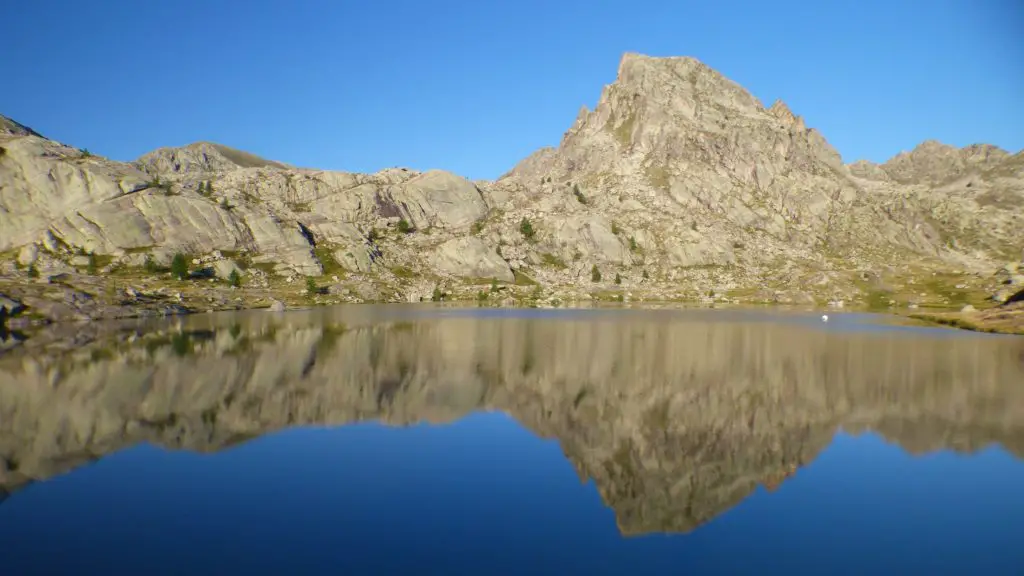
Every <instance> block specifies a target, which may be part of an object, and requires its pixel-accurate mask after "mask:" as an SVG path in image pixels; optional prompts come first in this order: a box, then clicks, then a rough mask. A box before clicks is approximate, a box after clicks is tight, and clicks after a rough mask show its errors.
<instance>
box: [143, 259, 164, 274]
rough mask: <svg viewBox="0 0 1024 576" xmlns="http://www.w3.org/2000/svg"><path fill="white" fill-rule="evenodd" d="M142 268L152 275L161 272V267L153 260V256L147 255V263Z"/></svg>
mask: <svg viewBox="0 0 1024 576" xmlns="http://www.w3.org/2000/svg"><path fill="white" fill-rule="evenodd" d="M142 268H143V270H145V271H146V272H149V273H150V274H155V273H156V272H159V271H160V267H159V266H157V265H156V261H155V260H153V256H152V255H151V254H146V261H145V262H143V263H142Z"/></svg>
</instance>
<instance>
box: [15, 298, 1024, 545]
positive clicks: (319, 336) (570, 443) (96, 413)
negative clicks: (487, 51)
mask: <svg viewBox="0 0 1024 576" xmlns="http://www.w3.org/2000/svg"><path fill="white" fill-rule="evenodd" d="M372 310H373V309H372V308H367V309H360V310H351V309H345V310H341V311H325V312H319V311H318V312H317V313H316V314H312V313H311V314H308V315H304V313H301V312H297V313H294V314H288V315H282V316H276V315H245V316H240V317H239V319H238V320H236V321H234V322H233V323H228V324H219V322H221V320H220V319H219V317H211V318H206V317H196V318H192V319H188V320H187V321H185V322H184V326H183V328H182V329H181V330H178V329H174V330H170V331H166V325H163V326H164V328H165V331H162V332H148V333H142V334H141V335H139V333H138V332H137V326H136V325H133V324H126V325H125V329H124V331H123V332H121V331H117V330H113V329H109V328H107V326H108V325H98V324H97V325H95V326H93V325H88V326H84V327H76V328H75V330H77V331H78V332H76V333H75V337H76V338H78V339H79V341H80V342H83V345H82V346H81V348H79V349H76V350H73V351H69V352H66V353H59V352H50V353H46V352H45V350H46V346H47V345H48V342H49V340H48V336H47V335H46V334H45V333H44V334H39V335H34V336H33V337H32V338H30V339H28V340H27V341H26V342H25V343H24V344H23V345H22V346H20V347H19V348H20V349H22V351H20V352H19V351H17V350H15V351H13V352H10V353H8V354H6V355H4V356H0V400H2V405H3V407H4V418H2V419H0V463H13V464H10V465H7V464H5V465H2V466H0V486H3V487H4V488H5V489H8V490H12V491H13V490H15V489H16V488H17V487H18V486H20V485H22V484H23V483H25V482H27V481H30V480H36V479H44V478H47V477H50V476H52V475H55V474H59V473H62V472H64V471H67V470H69V469H70V468H73V467H74V466H77V465H79V464H82V463H85V462H88V461H89V460H91V459H93V458H95V457H96V456H97V455H105V454H109V453H111V452H113V451H116V450H118V449H121V448H124V447H128V446H131V445H134V444H137V443H140V442H150V443H154V444H158V445H162V446H165V447H168V448H173V449H188V450H197V451H203V452H212V451H217V450H223V449H226V448H229V447H230V446H232V445H234V444H237V443H239V442H243V441H246V440H248V439H250V438H255V437H258V436H260V435H263V434H267V433H269V432H272V431H275V430H279V429H282V428H284V427H288V426H299V425H339V424H346V423H353V422H360V421H367V420H378V421H382V422H385V423H389V424H393V425H406V424H410V423H416V422H450V421H453V420H456V419H458V418H461V417H462V416H465V415H466V414H468V413H470V412H472V411H474V410H481V409H482V410H494V411H501V412H504V413H507V414H510V415H511V416H513V417H514V418H515V419H516V420H517V421H518V422H520V423H521V424H522V425H524V426H525V427H527V428H528V429H530V430H531V431H533V432H534V433H536V434H537V435H539V436H542V437H546V438H553V439H557V440H558V442H559V443H560V445H561V447H562V450H563V451H564V453H565V455H566V458H567V459H569V460H570V461H571V462H572V464H573V467H574V468H575V469H576V473H577V474H578V475H579V477H580V479H581V480H586V479H588V478H589V479H593V481H594V484H595V485H596V487H597V490H598V491H599V493H600V494H601V497H602V498H603V499H604V501H605V502H606V503H607V504H608V505H609V506H611V507H612V508H613V509H614V510H615V513H616V517H617V522H618V523H619V525H620V527H621V529H622V531H623V532H624V533H627V534H642V533H648V532H655V531H658V532H661V531H689V530H692V529H693V528H694V527H696V526H699V525H700V524H702V523H704V522H707V521H709V520H710V519H712V518H714V517H715V516H717V515H718V514H721V513H722V512H724V511H725V510H728V509H729V508H730V507H732V506H735V505H736V504H737V503H739V502H741V501H742V500H743V499H744V498H746V497H747V496H748V495H750V494H751V493H752V492H753V491H754V490H756V489H757V487H758V486H766V487H768V488H771V487H772V486H777V485H778V484H779V483H780V482H782V481H783V480H784V479H785V478H786V477H787V475H790V474H792V473H793V471H795V470H797V469H798V468H800V467H802V466H804V465H806V464H808V463H809V462H811V461H813V460H814V458H815V457H816V456H817V455H818V454H819V453H820V452H821V450H822V449H823V448H824V447H825V446H827V445H828V443H829V442H830V440H831V438H832V435H833V434H834V432H835V431H836V430H837V429H839V428H843V429H849V430H856V429H859V428H863V429H873V430H876V431H878V432H880V433H882V434H884V435H885V436H886V437H888V438H890V439H891V440H892V441H896V442H899V443H900V444H901V445H903V446H904V447H905V448H907V449H908V450H911V451H918V450H928V451H932V450H939V449H944V448H947V449H948V448H952V449H957V450H964V451H974V450H978V449H980V448H983V447H985V446H986V445H989V444H991V443H1000V444H1002V445H1003V446H1005V447H1006V448H1007V449H1009V450H1011V451H1013V452H1015V453H1017V454H1024V445H1022V444H1021V442H1020V438H1022V437H1024V389H1021V387H1020V386H1019V382H1021V381H1024V365H1022V364H1021V363H1020V362H1019V360H1018V355H1019V354H1020V353H1021V344H1020V342H1018V341H1016V340H1012V339H995V338H993V339H986V340H971V339H961V338H930V337H928V336H927V335H926V334H921V335H919V336H917V337H915V338H913V339H911V338H905V337H903V336H902V335H900V334H898V333H888V334H885V333H881V334H864V333H847V334H844V333H841V332H829V333H828V335H827V337H823V333H822V332H820V331H819V330H818V329H817V328H816V327H814V326H809V327H804V326H800V325H798V324H790V325H784V324H772V323H767V322H749V323H748V322H743V321H735V322H721V321H720V322H717V323H708V322H703V321H701V320H700V318H701V316H692V315H681V316H679V317H673V316H672V314H664V313H663V314H661V315H659V316H657V317H654V318H656V319H652V318H651V317H638V318H645V319H637V320H633V321H618V322H614V323H612V322H607V323H605V322H602V323H596V322H588V321H578V322H577V321H571V322H570V321H564V322H563V321H559V322H554V321H536V320H529V319H504V320H498V319H479V318H476V319H475V318H472V317H456V316H452V317H447V318H431V319H427V320H424V321H412V322H401V321H397V320H396V319H394V318H390V319H385V320H381V319H380V318H377V317H375V316H374V314H373V312H372ZM332 314H336V315H337V316H335V317H332V316H331V315H332ZM61 329H64V328H63V327H60V326H55V327H54V330H61ZM100 330H107V331H106V332H100ZM89 338H95V339H94V340H93V341H91V342H89V341H88V340H89ZM670 351H671V352H670ZM65 429H75V430H90V431H93V433H91V434H88V435H77V434H63V433H60V431H61V430H65ZM26 439H32V441H31V442H30V441H27V440H26Z"/></svg>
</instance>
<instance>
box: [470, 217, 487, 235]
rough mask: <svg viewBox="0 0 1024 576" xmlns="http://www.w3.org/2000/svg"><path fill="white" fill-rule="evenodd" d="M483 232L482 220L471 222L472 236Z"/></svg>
mask: <svg viewBox="0 0 1024 576" xmlns="http://www.w3.org/2000/svg"><path fill="white" fill-rule="evenodd" d="M483 231H484V223H483V221H482V220H477V221H476V222H473V228H472V233H473V234H479V233H481V232H483Z"/></svg>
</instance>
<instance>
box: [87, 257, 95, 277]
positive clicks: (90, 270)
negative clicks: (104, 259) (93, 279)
mask: <svg viewBox="0 0 1024 576" xmlns="http://www.w3.org/2000/svg"><path fill="white" fill-rule="evenodd" d="M85 272H86V274H88V275H90V276H95V275H96V272H97V265H96V254H93V253H92V252H89V263H88V264H87V265H86V267H85Z"/></svg>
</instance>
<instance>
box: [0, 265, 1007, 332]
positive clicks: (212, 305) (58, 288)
mask: <svg viewBox="0 0 1024 576" xmlns="http://www.w3.org/2000/svg"><path fill="white" fill-rule="evenodd" d="M192 274H193V277H191V278H188V279H185V280H176V279H174V278H172V277H169V275H168V274H167V273H158V274H148V273H139V272H136V273H131V272H126V271H120V272H119V273H111V274H108V275H107V276H93V275H88V274H77V273H74V274H69V273H62V274H58V275H54V276H50V277H48V278H45V279H40V278H35V279H30V278H11V277H4V276H0V320H2V322H0V323H2V324H3V325H5V326H6V328H8V329H11V330H27V329H31V328H34V327H38V326H43V325H47V324H53V323H64V322H86V321H103V320H120V319H129V318H158V317H167V316H176V315H184V314H197V313H208V312H222V311H238V310H253V309H267V310H271V311H285V310H288V309H302V308H311V307H318V306H334V305H342V304H367V303H412V302H431V301H434V302H449V303H465V304H475V305H478V306H486V307H500V308H517V307H532V308H560V307H561V308H578V307H592V306H598V305H636V306H645V305H647V306H655V305H666V304H668V305H676V306H711V307H716V306H717V307H721V306H746V305H758V306H787V305H788V306H792V305H794V304H795V305H798V306H800V307H801V308H807V309H822V310H839V309H842V310H849V311H868V312H877V313H885V314H892V315H895V316H900V317H904V318H909V319H912V320H916V321H921V322H925V323H928V324H932V325H941V326H948V327H952V328H958V329H964V330H972V331H980V332H993V333H1004V334H1021V335H1024V290H1022V291H1020V292H1017V293H1016V294H1014V295H1012V296H1010V297H1009V298H1007V300H1006V302H1005V303H1003V304H996V303H994V302H991V299H990V300H989V302H987V305H986V303H983V302H978V306H977V307H975V306H974V305H973V304H967V305H965V306H963V307H962V308H961V309H959V311H957V310H955V309H954V308H952V307H951V306H949V305H946V306H942V305H939V306H934V305H933V306H931V307H928V308H924V309H922V308H921V307H919V306H918V305H916V304H910V305H899V304H896V303H895V302H890V303H889V304H888V305H887V306H884V307H880V306H877V305H875V304H876V303H873V302H871V301H870V299H865V300H855V301H851V302H844V301H827V300H824V299H820V298H814V297H807V298H806V299H801V301H799V302H793V301H792V300H785V299H780V298H779V295H778V294H771V293H765V292H763V291H762V292H757V291H739V292H737V293H734V294H728V293H718V294H716V293H710V294H707V295H702V296H701V297H699V298H694V297H692V296H690V297H688V296H689V295H688V294H686V293H685V292H679V291H673V290H672V288H673V287H671V286H664V285H657V284H652V285H649V286H646V287H630V288H622V287H620V286H616V285H612V286H600V285H597V286H542V285H540V284H537V283H533V282H530V283H527V282H512V283H505V282H501V283H499V282H497V281H491V282H490V283H477V284H459V285H451V284H449V285H445V286H444V287H443V288H442V287H441V286H440V285H438V286H435V287H434V289H433V290H432V291H430V292H425V291H422V290H421V291H420V292H417V291H413V290H408V289H403V287H402V286H393V285H387V284H385V283H379V282H378V283H371V284H369V285H370V286H372V292H373V295H374V296H375V297H365V296H364V295H363V294H365V293H366V292H367V291H368V290H367V288H366V287H365V286H364V287H362V289H360V287H353V286H351V284H345V283H343V282H336V283H334V284H329V285H327V286H323V285H322V279H314V278H312V277H311V278H309V279H308V280H307V282H297V281H295V280H294V279H290V278H285V279H278V280H273V281H270V282H264V283H262V284H257V285H255V286H254V285H249V286H244V285H241V282H237V284H238V285H231V284H229V283H226V282H224V281H221V280H218V279H216V278H215V277H205V275H204V274H203V273H202V272H193V273H192ZM328 280H330V279H328ZM334 280H338V278H337V277H335V278H334Z"/></svg>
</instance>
